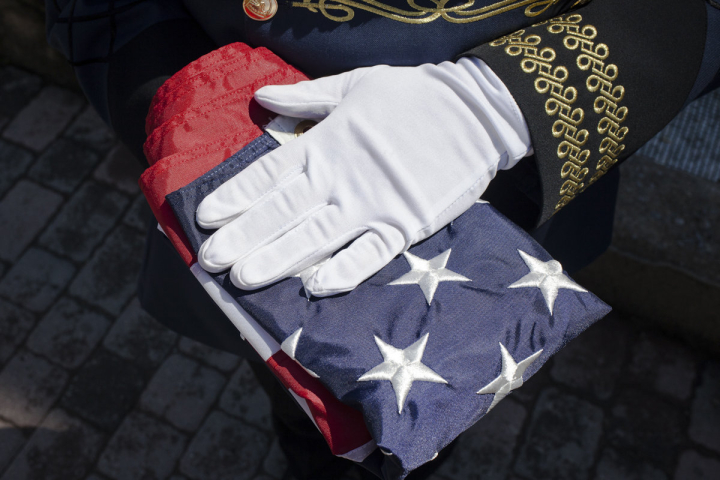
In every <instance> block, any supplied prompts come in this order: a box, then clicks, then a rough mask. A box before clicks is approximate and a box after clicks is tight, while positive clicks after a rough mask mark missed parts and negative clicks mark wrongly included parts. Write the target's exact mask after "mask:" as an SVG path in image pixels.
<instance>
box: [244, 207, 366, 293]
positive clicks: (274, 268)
mask: <svg viewBox="0 0 720 480" xmlns="http://www.w3.org/2000/svg"><path fill="white" fill-rule="evenodd" d="M362 232H363V230H362V229H357V230H354V231H351V232H348V231H347V226H346V224H345V222H344V221H343V218H342V216H341V215H340V211H339V208H338V207H337V206H336V205H329V206H326V207H325V208H323V209H321V210H319V211H317V212H316V213H315V214H314V215H313V216H312V217H311V218H309V219H308V220H306V221H305V222H303V223H302V224H301V225H298V226H297V227H296V228H294V229H293V230H291V231H289V232H288V233H286V234H285V235H283V236H282V237H280V238H278V239H277V240H275V241H274V242H272V243H269V244H267V245H266V246H264V247H263V248H261V249H259V250H257V251H256V252H255V253H253V254H252V255H250V256H248V257H247V258H245V259H243V260H242V261H240V262H238V263H236V264H235V265H234V266H233V268H232V269H231V271H230V279H231V280H232V282H233V284H234V285H235V286H237V287H239V288H243V289H246V290H252V289H255V288H260V287H263V286H265V285H269V284H271V283H273V282H276V281H278V280H280V279H282V278H286V277H290V276H293V275H295V274H297V273H299V272H301V271H302V270H304V269H305V268H307V267H309V266H311V265H314V264H315V263H317V262H318V261H320V260H322V259H323V258H325V257H327V256H328V255H329V254H331V253H332V252H334V251H336V250H338V249H339V248H341V247H342V246H343V245H345V244H346V243H347V242H349V241H350V240H352V239H353V238H355V237H357V236H358V235H359V234H361V233H362Z"/></svg>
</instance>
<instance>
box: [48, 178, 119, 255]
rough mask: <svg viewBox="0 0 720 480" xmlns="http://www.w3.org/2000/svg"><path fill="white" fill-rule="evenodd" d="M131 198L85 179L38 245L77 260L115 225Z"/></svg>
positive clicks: (88, 253) (87, 253) (97, 243)
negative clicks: (85, 181)
mask: <svg viewBox="0 0 720 480" xmlns="http://www.w3.org/2000/svg"><path fill="white" fill-rule="evenodd" d="M129 203H130V200H129V199H128V198H127V197H126V196H125V195H123V194H121V193H119V192H117V191H115V190H111V189H109V188H107V187H106V186H104V185H100V184H99V183H97V182H87V183H85V184H84V185H82V187H80V188H79V189H78V191H77V192H75V193H74V194H73V196H72V197H71V198H70V200H69V201H68V202H67V203H66V204H65V205H64V206H63V207H62V209H61V210H60V212H59V213H58V214H57V215H56V216H55V218H54V219H53V221H52V223H51V224H50V225H49V226H48V228H46V229H45V232H44V233H43V235H42V236H41V237H40V244H41V245H42V246H44V247H45V248H47V249H48V250H51V251H53V252H55V253H58V254H60V255H65V256H67V257H70V258H72V259H73V260H76V261H78V262H81V261H84V260H87V259H88V257H90V254H91V253H92V250H93V249H94V248H95V247H96V246H97V245H99V244H100V242H101V241H102V239H103V237H104V236H105V234H107V232H108V231H109V230H110V229H111V228H112V227H113V225H115V223H116V222H117V219H118V218H119V217H120V215H121V214H122V212H123V211H124V210H125V208H126V207H127V205H128V204H129Z"/></svg>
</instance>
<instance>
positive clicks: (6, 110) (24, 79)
mask: <svg viewBox="0 0 720 480" xmlns="http://www.w3.org/2000/svg"><path fill="white" fill-rule="evenodd" d="M41 88H42V80H41V79H40V77H38V76H37V75H32V74H30V73H28V72H26V71H24V70H21V69H19V68H16V67H13V66H11V65H7V66H3V67H0V129H2V127H3V126H5V125H7V124H8V123H10V120H11V119H12V118H13V117H14V116H15V115H16V114H17V113H18V112H19V111H21V110H22V109H23V108H24V107H25V105H26V104H27V103H28V102H29V101H30V100H31V99H32V98H33V97H34V96H35V95H36V94H37V93H38V92H39V91H40V89H41Z"/></svg>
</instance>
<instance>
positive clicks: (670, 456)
mask: <svg viewBox="0 0 720 480" xmlns="http://www.w3.org/2000/svg"><path fill="white" fill-rule="evenodd" d="M686 422H687V419H686V413H685V412H684V411H679V410H678V409H675V408H673V407H672V405H671V404H669V403H668V402H666V401H665V400H663V399H661V398H659V397H658V395H656V394H652V393H646V392H643V391H641V390H637V389H628V390H625V391H623V392H621V393H620V395H619V396H618V398H617V399H616V401H615V404H614V406H613V407H612V415H611V417H610V418H609V419H608V424H607V425H606V438H607V440H608V441H609V442H610V443H611V444H612V445H613V446H614V447H615V448H616V449H618V450H622V451H624V452H625V453H626V454H628V455H635V456H638V457H642V458H646V459H648V460H650V461H651V462H652V463H654V464H655V465H658V466H660V467H669V466H670V465H672V463H673V461H674V458H675V456H676V455H677V453H678V451H677V450H678V448H679V446H680V445H681V443H682V441H683V437H684V436H685V434H684V432H683V430H684V428H683V427H684V425H686Z"/></svg>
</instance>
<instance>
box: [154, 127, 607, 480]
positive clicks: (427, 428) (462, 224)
mask: <svg viewBox="0 0 720 480" xmlns="http://www.w3.org/2000/svg"><path fill="white" fill-rule="evenodd" d="M277 146H278V144H277V142H275V140H273V139H272V138H271V137H270V136H269V135H267V134H265V135H263V136H261V137H259V138H258V139H256V140H255V141H253V142H251V143H250V144H249V145H247V146H246V147H245V148H244V149H242V150H241V151H240V152H238V153H236V154H235V155H233V156H232V157H230V158H229V159H228V160H226V161H225V162H223V163H222V164H221V165H219V166H218V167H216V168H215V169H213V170H211V171H210V172H208V173H207V174H206V175H204V176H202V177H200V178H199V179H198V180H196V181H194V182H193V183H191V184H190V185H188V186H187V187H184V188H182V189H180V190H178V191H176V192H174V193H172V194H170V195H168V196H167V197H166V198H167V200H168V201H169V202H170V204H171V205H172V206H173V209H174V211H175V212H176V215H177V216H178V218H179V219H180V223H181V225H182V226H183V230H184V232H185V233H186V234H187V236H188V238H190V239H191V242H192V244H193V248H194V249H195V250H196V251H197V249H198V247H199V245H200V244H201V243H202V241H204V240H205V239H206V238H208V236H209V234H211V233H212V232H204V231H202V230H201V229H200V228H199V227H198V226H197V224H196V223H195V211H196V209H197V206H198V204H199V203H200V202H201V201H202V200H203V199H204V198H205V197H206V196H207V195H209V194H210V193H212V192H213V191H214V190H215V189H217V188H218V187H219V186H220V185H221V184H222V183H224V182H225V181H227V180H228V179H229V178H231V177H232V176H234V175H237V174H238V173H239V172H241V171H242V170H243V169H245V168H246V167H247V166H249V165H250V164H251V163H252V162H253V161H255V160H257V159H258V158H260V157H261V156H262V155H264V154H266V153H268V152H269V151H272V150H273V149H274V148H276V147H277ZM448 250H449V251H450V254H449V260H448V262H447V265H446V268H448V269H449V270H451V271H453V272H456V273H459V274H461V275H463V276H465V277H467V279H469V280H468V281H463V282H441V283H440V285H439V286H438V288H437V291H436V292H435V295H434V297H433V298H432V300H431V301H429V302H428V301H427V299H426V297H425V295H424V294H423V292H422V290H421V289H420V287H419V286H418V285H389V284H390V283H391V282H392V281H393V280H396V279H398V278H400V277H402V276H403V275H404V274H406V273H407V272H408V271H409V270H410V267H409V266H408V262H407V261H406V259H405V258H403V256H398V257H396V258H395V259H394V260H393V261H391V262H390V263H389V264H388V265H387V266H386V267H384V268H383V269H382V270H380V271H379V272H378V273H377V274H375V275H373V276H372V277H370V278H369V279H368V280H367V281H365V282H363V283H362V284H361V285H360V286H358V287H357V288H356V289H355V290H353V291H352V292H349V293H346V294H342V295H336V296H333V297H328V298H312V299H310V300H308V299H306V297H305V294H304V291H303V288H302V283H301V281H300V279H299V278H289V279H286V280H283V281H280V282H278V283H275V284H274V285H271V286H269V287H266V288H262V289H259V290H255V291H244V290H240V289H238V288H236V287H234V286H233V285H232V283H231V282H230V279H229V276H228V273H227V272H224V273H219V274H213V275H212V276H213V277H214V278H215V280H216V281H217V282H218V283H219V284H220V285H222V287H223V288H224V289H225V290H226V291H227V292H228V293H230V295H232V297H234V298H235V299H236V301H237V302H238V303H239V304H240V305H241V306H242V307H243V308H244V309H245V310H246V311H248V312H249V313H250V314H251V315H252V316H253V317H254V318H255V319H256V320H257V321H258V322H259V323H260V324H261V325H263V327H264V328H265V329H266V330H267V331H268V332H269V333H270V334H271V336H273V337H274V338H275V339H276V340H277V341H278V342H279V343H282V342H283V341H285V340H286V339H287V338H288V337H290V336H291V335H292V334H293V333H295V332H297V331H298V329H299V328H302V329H303V330H302V333H301V336H300V340H299V342H298V344H297V350H296V351H295V357H296V358H297V359H298V360H299V361H300V363H301V364H302V365H303V366H304V367H306V368H309V369H310V370H312V371H313V372H315V373H316V374H318V375H319V376H320V379H321V381H322V382H323V383H324V384H325V385H326V386H327V387H328V388H329V389H330V391H331V392H332V393H333V394H334V395H335V396H337V397H338V398H339V399H340V400H342V401H343V402H345V403H348V404H350V405H352V406H355V407H356V408H358V409H360V410H361V411H362V412H363V414H364V417H365V421H366V423H367V425H368V428H369V429H370V431H371V433H372V435H373V438H374V439H375V440H376V441H377V443H378V446H380V447H381V448H382V449H384V450H385V451H386V453H388V452H389V453H392V455H385V459H384V461H383V464H382V466H381V471H382V472H383V477H384V478H385V479H387V480H391V479H399V478H403V477H404V476H405V475H406V474H407V473H408V471H410V470H413V469H415V468H417V467H418V466H419V465H422V464H424V463H425V462H427V461H429V460H430V459H431V458H433V456H434V455H435V453H436V452H438V451H440V449H442V448H443V447H445V446H446V445H448V444H449V443H450V442H451V441H452V440H453V439H454V438H455V437H457V436H458V435H459V434H460V433H462V432H463V431H464V430H466V429H467V428H469V427H470V426H471V425H472V424H474V423H475V422H476V421H477V420H479V419H480V418H481V417H482V416H484V414H485V413H486V412H487V411H488V409H489V408H490V406H491V404H492V403H493V400H494V395H493V394H483V395H478V394H477V392H478V390H480V389H482V388H483V387H484V386H486V385H488V384H490V383H491V382H492V381H493V379H495V378H496V377H498V375H499V374H500V372H501V368H502V364H503V360H502V356H501V347H500V344H502V345H503V346H504V347H505V348H507V350H508V351H509V352H510V354H511V356H512V357H513V359H514V360H515V361H516V362H520V361H522V360H523V359H526V358H528V357H530V356H531V355H533V354H534V353H536V352H538V351H540V350H541V349H542V353H541V354H540V356H539V357H538V358H537V360H536V361H534V362H533V363H532V364H531V365H530V367H529V368H528V369H527V370H526V372H525V374H524V375H522V378H523V380H527V379H528V378H529V377H530V376H531V375H533V374H534V373H535V372H536V371H537V370H538V369H539V368H540V367H541V366H542V364H543V363H544V362H545V361H546V360H547V359H548V358H550V356H552V355H553V354H555V353H556V352H557V351H558V350H559V349H560V348H562V347H563V346H564V345H565V344H566V343H567V342H568V341H570V340H572V339H573V338H574V337H575V336H577V335H578V334H580V333H581V332H582V331H583V330H585V329H586V328H587V327H588V326H590V325H591V324H592V323H593V322H594V321H596V320H598V319H600V318H602V317H603V316H604V315H606V314H607V313H608V312H609V310H610V309H609V307H608V306H607V305H605V304H604V303H603V302H602V301H600V300H599V299H598V298H597V297H595V296H594V295H593V294H592V293H589V292H578V291H572V290H568V289H560V291H559V294H558V297H557V300H556V301H555V304H554V307H553V309H552V313H550V311H549V308H548V306H547V304H546V300H545V299H544V297H543V294H542V293H541V291H540V289H539V288H537V287H528V288H509V286H510V285H512V284H513V283H514V282H516V281H517V280H519V279H520V278H522V277H524V276H525V275H527V274H528V272H529V269H528V266H527V265H526V263H525V262H524V260H523V259H522V256H521V255H520V253H519V251H522V252H525V253H527V254H529V255H531V256H533V257H535V258H537V259H539V260H542V261H544V262H547V261H549V260H551V257H550V255H548V254H547V252H545V251H544V250H543V249H542V247H540V245H538V244H537V243H536V242H535V241H534V240H533V239H532V238H531V237H530V236H529V235H528V234H527V233H525V232H524V231H523V230H521V229H520V228H518V227H517V226H516V225H514V224H513V223H512V222H510V221H508V220H507V219H505V218H504V217H503V216H502V215H500V214H499V213H498V212H497V211H496V210H495V209H494V208H493V207H491V206H490V205H489V204H487V203H478V204H475V205H474V206H473V207H472V208H471V209H470V210H468V211H467V212H465V213H464V214H463V215H461V216H460V217H458V218H457V219H456V220H455V221H454V222H452V224H451V225H449V226H447V227H445V228H444V229H442V230H441V231H440V232H438V233H436V234H434V235H433V236H432V237H430V238H429V239H427V240H425V241H423V242H421V243H419V244H417V245H415V246H413V247H411V248H410V250H409V252H410V253H412V254H414V255H416V256H417V257H420V258H422V259H426V260H429V259H432V258H434V257H436V256H438V255H440V254H443V253H444V252H447V251H448ZM338 332H342V335H338ZM426 334H427V335H429V336H428V342H427V347H426V349H425V351H424V354H423V356H422V362H423V364H425V365H426V366H428V367H429V368H431V369H432V370H434V371H435V372H436V373H437V374H439V375H440V376H441V377H442V378H443V379H445V380H446V381H447V384H442V383H432V382H423V381H417V382H415V383H413V385H412V388H411V389H410V393H409V395H408V397H407V400H406V403H405V405H403V412H402V413H398V407H397V404H396V397H395V393H394V390H393V388H392V386H391V385H390V382H388V381H370V382H361V381H358V378H360V377H361V376H362V375H363V374H365V373H366V372H368V371H370V370H371V369H373V368H374V367H375V366H377V365H378V364H380V363H382V362H383V356H382V355H381V353H380V351H379V349H378V347H377V346H376V343H375V340H374V338H375V337H378V338H380V339H381V340H382V341H384V342H386V343H389V344H391V345H393V346H394V347H396V348H400V349H404V348H406V347H408V346H409V345H411V344H413V343H415V342H416V341H418V340H419V339H421V338H422V337H423V336H425V335H426Z"/></svg>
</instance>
